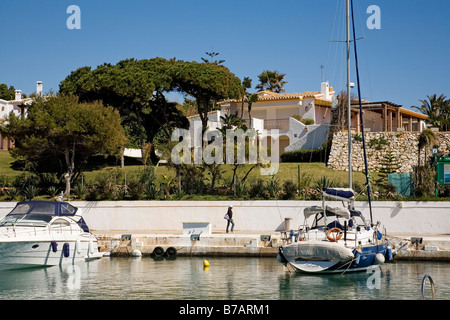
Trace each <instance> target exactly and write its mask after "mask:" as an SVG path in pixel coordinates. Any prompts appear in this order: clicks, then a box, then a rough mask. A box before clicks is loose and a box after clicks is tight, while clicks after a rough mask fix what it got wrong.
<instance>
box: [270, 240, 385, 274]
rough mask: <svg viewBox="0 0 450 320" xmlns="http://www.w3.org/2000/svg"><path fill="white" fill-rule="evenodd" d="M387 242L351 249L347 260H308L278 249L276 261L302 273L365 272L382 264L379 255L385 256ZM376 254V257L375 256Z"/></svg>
mask: <svg viewBox="0 0 450 320" xmlns="http://www.w3.org/2000/svg"><path fill="white" fill-rule="evenodd" d="M387 247H388V242H384V243H381V244H376V245H365V246H362V247H361V248H358V250H356V249H355V248H353V249H351V251H352V254H353V256H352V257H348V258H347V259H344V260H342V259H336V258H333V259H324V258H319V257H316V258H315V259H310V260H308V259H307V258H306V259H305V258H303V257H300V256H298V255H296V256H292V255H288V254H287V253H286V250H285V249H286V248H283V247H280V249H279V251H278V257H277V259H278V261H280V262H281V263H283V264H284V265H285V266H286V267H288V268H289V269H293V270H295V271H296V272H304V273H343V272H355V271H365V270H367V269H368V268H369V267H370V266H373V265H377V264H380V263H382V261H380V259H378V257H379V255H382V256H383V257H384V256H386V252H387ZM377 254H378V256H377Z"/></svg>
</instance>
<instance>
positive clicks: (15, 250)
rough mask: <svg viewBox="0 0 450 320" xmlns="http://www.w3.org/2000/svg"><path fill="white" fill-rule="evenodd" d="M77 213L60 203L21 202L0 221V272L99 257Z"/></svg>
mask: <svg viewBox="0 0 450 320" xmlns="http://www.w3.org/2000/svg"><path fill="white" fill-rule="evenodd" d="M102 255H103V254H102V253H100V252H99V251H98V247H97V239H96V238H95V236H94V235H93V234H92V233H91V232H90V231H89V228H88V226H87V225H86V222H85V221H84V219H83V217H82V213H81V210H80V209H78V208H76V207H74V206H72V205H71V204H69V203H67V202H62V201H23V202H19V203H17V205H16V206H15V208H14V209H13V210H12V211H11V212H10V213H8V214H7V215H6V216H5V217H4V218H3V219H2V220H1V221H0V270H5V269H17V268H26V267H43V266H54V265H67V264H74V263H79V262H84V261H89V260H92V259H98V258H101V257H102Z"/></svg>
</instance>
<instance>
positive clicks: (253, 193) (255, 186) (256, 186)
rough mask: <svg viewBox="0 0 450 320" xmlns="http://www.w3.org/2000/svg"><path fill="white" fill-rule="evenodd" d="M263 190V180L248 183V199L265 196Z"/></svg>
mask: <svg viewBox="0 0 450 320" xmlns="http://www.w3.org/2000/svg"><path fill="white" fill-rule="evenodd" d="M264 190H265V186H264V180H263V179H258V180H256V181H255V182H253V183H250V188H249V191H248V194H249V196H250V198H260V197H264V196H265V194H264Z"/></svg>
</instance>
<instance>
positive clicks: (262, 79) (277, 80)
mask: <svg viewBox="0 0 450 320" xmlns="http://www.w3.org/2000/svg"><path fill="white" fill-rule="evenodd" d="M285 76H286V75H285V74H282V73H278V71H269V70H265V71H263V72H262V73H261V74H260V75H259V76H258V78H259V84H258V85H257V86H256V89H258V90H259V91H264V90H268V91H272V92H275V93H281V92H286V91H285V90H284V88H283V87H284V85H285V84H286V83H287V81H284V77H285Z"/></svg>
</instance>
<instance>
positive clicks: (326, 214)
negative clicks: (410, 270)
mask: <svg viewBox="0 0 450 320" xmlns="http://www.w3.org/2000/svg"><path fill="white" fill-rule="evenodd" d="M337 194H339V195H337ZM342 194H345V196H343V195H342ZM323 197H324V198H331V199H333V200H342V201H344V203H345V202H346V204H347V206H343V207H331V206H329V205H327V204H326V201H324V202H323V205H322V206H313V207H308V208H305V210H304V212H303V213H304V217H305V220H304V223H303V225H302V226H300V227H299V228H298V230H297V233H296V236H295V237H294V241H293V242H292V243H290V244H287V245H285V246H281V247H280V248H279V252H278V257H277V258H278V261H280V262H281V263H283V264H284V265H285V266H286V267H288V268H289V269H293V270H295V271H299V272H310V273H335V272H341V273H343V272H348V271H363V270H367V268H369V267H370V266H372V265H378V264H382V263H383V262H384V261H385V260H386V259H388V260H392V250H391V248H390V246H389V242H388V241H387V240H386V239H385V236H384V235H383V234H382V232H381V231H380V228H381V224H380V223H377V224H376V225H373V224H371V223H368V222H367V221H366V220H365V219H364V216H363V215H362V214H361V212H359V211H356V210H354V208H353V200H354V194H353V192H352V191H351V190H349V189H327V190H326V191H325V192H323ZM311 219H312V222H311V223H310V222H309V221H310V220H311Z"/></svg>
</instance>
